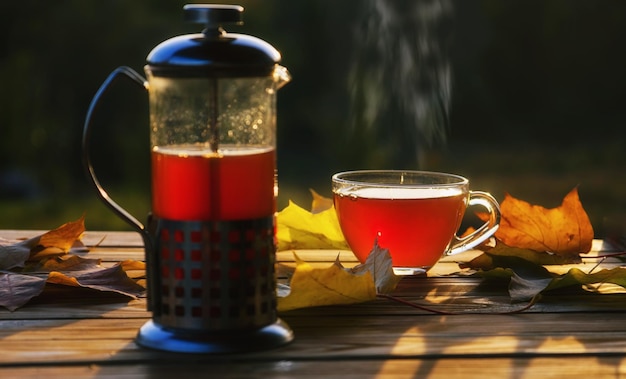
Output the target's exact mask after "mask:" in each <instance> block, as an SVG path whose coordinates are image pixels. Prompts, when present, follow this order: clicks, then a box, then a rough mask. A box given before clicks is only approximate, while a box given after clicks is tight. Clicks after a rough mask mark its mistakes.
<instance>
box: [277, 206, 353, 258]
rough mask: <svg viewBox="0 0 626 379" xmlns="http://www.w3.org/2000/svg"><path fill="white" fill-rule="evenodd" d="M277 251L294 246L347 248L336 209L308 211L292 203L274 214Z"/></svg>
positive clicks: (294, 248) (295, 247)
mask: <svg viewBox="0 0 626 379" xmlns="http://www.w3.org/2000/svg"><path fill="white" fill-rule="evenodd" d="M276 225H277V227H276V228H277V230H276V239H277V241H278V245H277V249H278V251H284V250H296V249H339V250H349V247H348V244H347V243H346V241H345V239H344V237H343V233H342V232H341V227H340V226H339V220H338V219H337V214H336V213H335V208H334V207H331V208H327V209H325V210H322V211H319V212H318V213H313V212H309V211H307V210H305V209H303V208H301V207H299V206H298V205H296V204H295V203H294V202H292V201H289V205H288V206H287V207H285V208H284V209H283V210H282V211H280V212H278V214H277V216H276Z"/></svg>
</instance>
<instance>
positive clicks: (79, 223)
mask: <svg viewBox="0 0 626 379" xmlns="http://www.w3.org/2000/svg"><path fill="white" fill-rule="evenodd" d="M84 232H85V216H84V215H83V216H81V218H79V219H78V220H76V221H70V222H67V223H65V224H63V225H61V226H59V227H58V228H56V229H53V230H51V231H49V232H47V233H44V234H42V235H40V236H38V237H35V238H31V239H30V240H28V241H26V242H29V245H30V246H32V248H31V254H30V258H29V260H39V259H41V258H43V257H47V256H50V255H62V254H65V253H67V252H68V251H69V250H70V249H71V248H72V246H73V245H74V243H75V242H76V241H78V240H80V238H81V236H82V235H83V233H84Z"/></svg>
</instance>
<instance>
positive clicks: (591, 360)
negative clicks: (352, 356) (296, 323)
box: [0, 356, 626, 379]
mask: <svg viewBox="0 0 626 379" xmlns="http://www.w3.org/2000/svg"><path fill="white" fill-rule="evenodd" d="M209 373H210V374H209ZM624 375H626V358H624V357H619V356H607V357H599V358H598V357H588V356H577V357H573V358H571V359H567V358H564V357H533V358H514V359H511V358H481V359H463V358H451V359H445V358H444V359H398V360H383V359H368V360H351V361H333V360H328V361H326V360H325V361H318V360H302V361H294V360H281V361H270V362H246V364H241V365H233V364H231V363H230V362H228V360H225V362H210V363H203V362H188V363H186V364H172V363H160V364H158V363H155V364H145V363H129V364H126V365H123V366H112V365H81V366H48V367H39V366H35V367H11V368H0V377H2V378H21V379H28V378H41V377H46V378H60V379H67V378H94V377H98V378H114V379H117V378H121V377H123V378H172V377H182V378H184V377H205V376H207V377H209V376H210V377H216V378H224V379H235V378H237V379H239V378H251V377H254V378H268V379H271V378H286V377H297V378H342V379H368V378H385V379H397V378H445V379H466V378H469V379H473V378H477V379H483V378H554V377H560V378H566V377H571V378H593V379H606V378H619V377H623V376H624Z"/></svg>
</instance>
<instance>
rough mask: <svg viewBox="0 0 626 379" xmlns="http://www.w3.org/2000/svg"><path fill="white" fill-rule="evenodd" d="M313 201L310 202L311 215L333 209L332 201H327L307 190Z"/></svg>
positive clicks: (327, 199)
mask: <svg viewBox="0 0 626 379" xmlns="http://www.w3.org/2000/svg"><path fill="white" fill-rule="evenodd" d="M309 191H311V195H312V196H313V201H312V202H311V213H320V212H324V211H326V210H328V209H331V208H333V207H334V204H333V199H329V198H327V197H324V196H322V195H320V194H319V193H317V192H315V190H313V189H311V188H309Z"/></svg>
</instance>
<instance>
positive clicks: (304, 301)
mask: <svg viewBox="0 0 626 379" xmlns="http://www.w3.org/2000/svg"><path fill="white" fill-rule="evenodd" d="M294 256H295V258H296V264H297V265H296V270H295V272H294V274H293V277H292V278H291V292H290V293H289V295H288V296H286V297H281V298H278V311H279V312H283V311H288V310H292V309H298V308H306V307H315V306H321V305H336V304H354V303H362V302H365V301H369V300H373V299H375V298H376V288H375V285H374V280H373V278H372V275H371V274H370V273H369V271H366V272H364V273H363V274H362V275H355V274H351V273H349V272H347V271H346V270H345V269H344V268H343V266H342V265H341V263H339V261H335V263H333V264H332V265H331V266H330V267H328V268H324V269H319V268H313V267H312V266H311V265H309V264H308V263H306V262H304V261H302V260H300V258H299V257H298V256H297V255H296V254H295V253H294Z"/></svg>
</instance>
